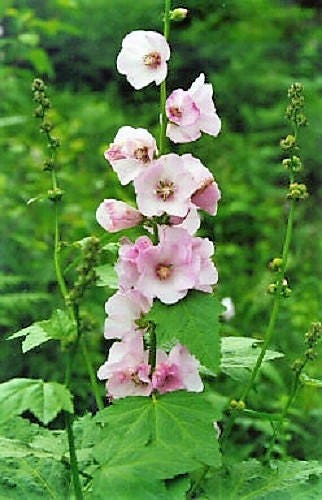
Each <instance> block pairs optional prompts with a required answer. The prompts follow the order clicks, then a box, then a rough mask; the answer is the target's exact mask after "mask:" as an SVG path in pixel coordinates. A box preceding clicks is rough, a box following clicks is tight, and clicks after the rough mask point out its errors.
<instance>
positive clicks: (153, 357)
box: [149, 323, 157, 372]
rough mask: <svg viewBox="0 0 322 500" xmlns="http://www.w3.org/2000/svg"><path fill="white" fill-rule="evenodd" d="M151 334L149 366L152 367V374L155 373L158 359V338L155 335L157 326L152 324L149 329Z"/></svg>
mask: <svg viewBox="0 0 322 500" xmlns="http://www.w3.org/2000/svg"><path fill="white" fill-rule="evenodd" d="M149 333H150V351H149V365H150V366H151V372H153V370H154V368H155V365H156V359H157V336H156V333H155V325H154V324H152V323H151V326H150V328H149Z"/></svg>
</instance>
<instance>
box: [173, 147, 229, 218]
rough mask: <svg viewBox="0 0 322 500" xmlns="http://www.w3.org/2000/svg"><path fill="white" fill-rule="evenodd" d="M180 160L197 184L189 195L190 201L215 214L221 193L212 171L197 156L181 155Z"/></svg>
mask: <svg viewBox="0 0 322 500" xmlns="http://www.w3.org/2000/svg"><path fill="white" fill-rule="evenodd" d="M182 160H183V162H184V166H185V169H186V170H189V172H190V173H191V175H192V176H193V179H194V181H195V183H196V185H197V189H196V190H195V192H194V193H193V195H192V197H191V201H192V203H193V204H194V205H196V206H197V207H198V208H201V209H202V210H205V211H206V212H208V213H210V214H211V215H216V213H217V205H218V201H219V200H220V198H221V193H220V191H219V188H218V185H217V183H216V182H215V180H214V177H213V175H212V173H211V172H210V170H208V168H207V167H205V166H204V165H203V164H202V163H201V161H200V160H199V159H198V158H195V157H194V156H192V155H191V154H184V155H182Z"/></svg>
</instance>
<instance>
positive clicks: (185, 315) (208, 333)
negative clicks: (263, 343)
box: [146, 290, 224, 373]
mask: <svg viewBox="0 0 322 500" xmlns="http://www.w3.org/2000/svg"><path fill="white" fill-rule="evenodd" d="M223 310H224V308H223V306H222V305H221V303H220V302H219V300H218V299H217V297H215V296H214V295H213V294H209V293H203V292H198V291H195V290H193V291H191V292H190V293H189V294H188V295H187V297H185V298H184V299H182V300H180V301H179V302H177V303H176V304H173V305H170V306H169V305H166V304H163V303H162V302H160V301H156V302H155V304H154V305H153V307H152V309H151V311H150V312H149V313H148V314H147V316H146V319H147V320H150V321H153V322H154V323H155V324H156V334H157V341H158V345H160V344H161V345H162V344H167V343H170V344H171V343H173V342H174V341H178V342H180V343H181V344H183V345H185V346H186V347H187V348H188V349H189V351H190V352H191V353H192V354H194V355H195V356H196V357H197V358H198V360H199V361H200V363H201V364H202V365H203V366H205V367H206V368H208V369H209V370H211V371H212V372H213V373H216V372H218V370H219V366H220V338H219V328H220V323H219V316H220V314H221V313H222V312H223Z"/></svg>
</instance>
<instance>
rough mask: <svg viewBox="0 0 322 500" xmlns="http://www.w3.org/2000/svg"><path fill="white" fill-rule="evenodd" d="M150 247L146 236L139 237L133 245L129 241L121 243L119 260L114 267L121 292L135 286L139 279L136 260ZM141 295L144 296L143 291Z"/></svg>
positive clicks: (150, 244)
mask: <svg viewBox="0 0 322 500" xmlns="http://www.w3.org/2000/svg"><path fill="white" fill-rule="evenodd" d="M152 246H153V245H152V241H151V240H150V238H149V237H148V236H140V237H139V238H138V239H137V240H136V241H135V243H132V241H130V240H123V241H122V244H121V247H120V250H119V258H118V261H117V263H116V265H115V270H116V272H117V275H118V278H119V288H120V290H121V291H123V292H124V291H126V290H130V289H131V288H133V287H135V286H136V284H137V281H138V279H139V277H140V273H139V270H138V265H137V263H138V259H139V257H140V256H141V255H142V254H144V253H145V252H146V251H147V250H148V249H149V248H151V247H152ZM142 293H143V294H144V290H143V291H142Z"/></svg>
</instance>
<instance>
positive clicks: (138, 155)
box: [134, 146, 150, 163]
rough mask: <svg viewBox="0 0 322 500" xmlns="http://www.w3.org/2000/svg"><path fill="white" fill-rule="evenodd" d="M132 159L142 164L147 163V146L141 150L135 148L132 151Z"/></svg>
mask: <svg viewBox="0 0 322 500" xmlns="http://www.w3.org/2000/svg"><path fill="white" fill-rule="evenodd" d="M134 158H135V159H136V160H139V161H141V162H142V163H148V162H149V161H150V158H149V150H148V148H147V146H143V147H142V148H137V149H136V150H135V151H134Z"/></svg>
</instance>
